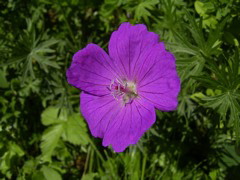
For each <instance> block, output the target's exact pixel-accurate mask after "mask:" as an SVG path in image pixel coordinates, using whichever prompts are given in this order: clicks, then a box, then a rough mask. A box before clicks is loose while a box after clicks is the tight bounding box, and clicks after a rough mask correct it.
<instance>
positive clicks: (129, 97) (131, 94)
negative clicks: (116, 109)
mask: <svg viewBox="0 0 240 180" xmlns="http://www.w3.org/2000/svg"><path fill="white" fill-rule="evenodd" d="M109 90H110V91H111V93H112V95H113V97H114V98H115V99H116V100H118V101H122V103H123V104H124V105H125V104H128V103H131V102H132V101H133V99H135V98H136V97H138V93H137V87H136V83H135V82H132V81H127V80H123V81H122V80H121V81H119V80H118V79H116V80H113V81H112V82H111V84H110V86H109Z"/></svg>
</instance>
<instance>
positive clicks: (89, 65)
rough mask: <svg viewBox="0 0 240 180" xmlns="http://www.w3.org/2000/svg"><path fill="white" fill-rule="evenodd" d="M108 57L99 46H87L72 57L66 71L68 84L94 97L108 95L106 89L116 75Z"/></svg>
mask: <svg viewBox="0 0 240 180" xmlns="http://www.w3.org/2000/svg"><path fill="white" fill-rule="evenodd" d="M111 64H112V62H111V59H110V58H109V56H108V55H107V54H106V53H105V52H104V50H102V49H101V48H100V47H99V46H97V45H95V44H88V45H87V47H86V48H84V49H82V50H80V51H78V52H77V53H75V54H74V56H73V61H72V64H71V66H70V68H69V69H68V70H67V80H68V82H69V84H71V85H73V86H75V87H77V88H79V89H81V90H83V91H86V92H88V93H91V94H95V95H104V94H107V93H109V91H108V89H107V87H109V85H110V84H111V80H112V79H114V76H115V75H116V73H115V72H114V71H113V70H112V66H111Z"/></svg>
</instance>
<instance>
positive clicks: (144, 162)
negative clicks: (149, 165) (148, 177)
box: [141, 154, 147, 180]
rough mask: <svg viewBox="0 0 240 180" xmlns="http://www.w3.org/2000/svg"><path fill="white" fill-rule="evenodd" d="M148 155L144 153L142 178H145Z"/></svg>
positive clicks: (142, 179)
mask: <svg viewBox="0 0 240 180" xmlns="http://www.w3.org/2000/svg"><path fill="white" fill-rule="evenodd" d="M146 162H147V156H146V155H145V154H143V163H142V176H141V180H144V174H145V168H146Z"/></svg>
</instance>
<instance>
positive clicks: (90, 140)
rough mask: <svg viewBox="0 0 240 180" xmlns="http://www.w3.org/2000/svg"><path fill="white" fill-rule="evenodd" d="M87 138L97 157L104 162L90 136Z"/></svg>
mask: <svg viewBox="0 0 240 180" xmlns="http://www.w3.org/2000/svg"><path fill="white" fill-rule="evenodd" d="M88 139H89V143H90V144H91V146H92V147H93V149H94V150H95V151H96V153H97V155H98V157H99V158H100V159H101V161H102V162H104V158H103V156H102V155H101V153H100V152H99V151H98V149H97V147H96V146H95V144H94V143H93V141H92V139H91V138H88Z"/></svg>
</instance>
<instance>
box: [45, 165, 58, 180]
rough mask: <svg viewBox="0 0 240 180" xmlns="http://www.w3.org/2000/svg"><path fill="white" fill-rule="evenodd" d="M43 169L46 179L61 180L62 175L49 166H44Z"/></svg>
mask: <svg viewBox="0 0 240 180" xmlns="http://www.w3.org/2000/svg"><path fill="white" fill-rule="evenodd" d="M41 171H42V172H43V174H44V177H45V179H46V180H61V179H62V177H61V175H60V174H59V173H58V172H57V171H56V170H54V169H53V168H51V167H49V166H43V167H42V169H41Z"/></svg>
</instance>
